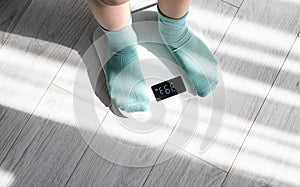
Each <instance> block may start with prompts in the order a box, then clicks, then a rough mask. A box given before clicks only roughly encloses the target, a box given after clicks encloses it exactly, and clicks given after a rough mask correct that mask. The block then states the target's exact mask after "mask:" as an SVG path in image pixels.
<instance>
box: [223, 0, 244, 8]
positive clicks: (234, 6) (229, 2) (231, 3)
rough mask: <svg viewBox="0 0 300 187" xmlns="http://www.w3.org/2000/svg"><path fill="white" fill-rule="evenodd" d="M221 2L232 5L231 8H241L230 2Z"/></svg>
mask: <svg viewBox="0 0 300 187" xmlns="http://www.w3.org/2000/svg"><path fill="white" fill-rule="evenodd" d="M221 1H222V2H224V3H226V4H228V5H231V6H233V7H235V8H237V9H239V8H240V7H239V6H236V5H234V4H232V3H230V2H227V1H225V0H221Z"/></svg>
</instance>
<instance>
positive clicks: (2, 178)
mask: <svg viewBox="0 0 300 187" xmlns="http://www.w3.org/2000/svg"><path fill="white" fill-rule="evenodd" d="M14 180H15V177H14V175H13V174H12V173H10V172H8V171H4V170H3V169H1V168H0V186H1V187H9V186H11V185H12V184H13V182H14Z"/></svg>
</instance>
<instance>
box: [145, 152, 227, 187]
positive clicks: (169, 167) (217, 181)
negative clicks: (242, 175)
mask: <svg viewBox="0 0 300 187" xmlns="http://www.w3.org/2000/svg"><path fill="white" fill-rule="evenodd" d="M225 176H226V173H225V172H224V171H221V170H220V169H218V168H215V167H213V166H211V165H209V164H207V163H205V162H203V161H201V160H199V159H198V158H196V157H193V156H191V155H190V154H188V153H186V152H180V153H178V154H177V155H176V156H174V157H173V158H171V159H169V160H167V161H165V162H163V163H161V164H158V165H155V166H154V168H153V170H152V171H151V173H150V175H149V177H148V178H147V181H146V183H145V186H149V187H150V186H162V187H163V186H182V187H183V186H195V187H196V186H216V187H217V186H220V185H221V183H222V181H223V180H224V178H225Z"/></svg>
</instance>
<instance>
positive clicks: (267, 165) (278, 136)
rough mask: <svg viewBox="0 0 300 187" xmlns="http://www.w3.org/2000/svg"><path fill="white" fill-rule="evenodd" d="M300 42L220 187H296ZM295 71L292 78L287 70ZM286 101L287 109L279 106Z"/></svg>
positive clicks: (298, 182)
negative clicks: (223, 183) (287, 103)
mask: <svg viewBox="0 0 300 187" xmlns="http://www.w3.org/2000/svg"><path fill="white" fill-rule="evenodd" d="M299 62H300V38H298V39H297V41H296V43H295V45H294V48H293V49H292V51H291V53H290V55H289V57H288V59H287V61H286V62H285V64H284V66H283V68H282V71H281V72H280V74H279V76H278V79H277V80H276V82H275V84H274V86H273V87H272V89H271V91H270V94H269V95H268V98H267V100H266V103H265V104H264V106H263V108H262V110H261V112H260V113H259V116H258V118H257V120H256V121H255V123H254V125H253V127H252V129H251V131H250V134H249V136H248V137H247V139H246V141H245V144H244V145H243V148H242V149H241V152H240V153H239V155H238V156H237V159H236V161H235V162H234V165H233V168H232V170H231V171H230V173H229V175H228V177H227V179H226V181H225V185H224V186H242V185H243V186H299V185H300V180H299V176H300V152H299V145H300V144H299V140H300V128H299V124H300V117H299V113H300V86H299V82H300V63H299ZM291 69H296V70H297V72H298V74H296V75H293V74H291V73H289V70H291ZM283 100H286V101H287V102H289V103H290V105H288V106H287V105H286V104H284V103H282V101H283Z"/></svg>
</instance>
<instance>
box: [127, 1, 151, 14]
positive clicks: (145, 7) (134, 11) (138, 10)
mask: <svg viewBox="0 0 300 187" xmlns="http://www.w3.org/2000/svg"><path fill="white" fill-rule="evenodd" d="M155 5H157V3H152V4H150V5H147V6H144V7H142V8H138V9H136V10H133V11H131V13H136V12H140V11H143V10H145V9H147V8H151V7H153V6H155Z"/></svg>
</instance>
